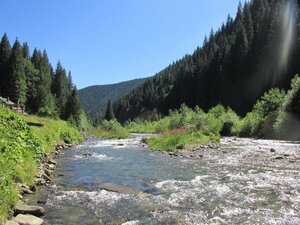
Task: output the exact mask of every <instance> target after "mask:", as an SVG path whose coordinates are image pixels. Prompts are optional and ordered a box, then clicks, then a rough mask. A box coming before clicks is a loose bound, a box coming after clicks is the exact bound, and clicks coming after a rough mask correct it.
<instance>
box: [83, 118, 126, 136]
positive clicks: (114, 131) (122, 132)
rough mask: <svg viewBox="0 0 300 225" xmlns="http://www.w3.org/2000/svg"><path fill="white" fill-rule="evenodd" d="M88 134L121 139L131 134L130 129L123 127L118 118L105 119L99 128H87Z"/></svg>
mask: <svg viewBox="0 0 300 225" xmlns="http://www.w3.org/2000/svg"><path fill="white" fill-rule="evenodd" d="M87 134H88V135H91V136H94V137H98V138H106V139H121V138H127V137H129V136H130V133H129V132H128V130H127V129H125V128H124V127H122V125H121V124H120V123H119V122H118V121H117V120H110V121H108V120H103V121H102V122H101V123H100V124H99V125H98V127H97V128H91V129H89V130H87Z"/></svg>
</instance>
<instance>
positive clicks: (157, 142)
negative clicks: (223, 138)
mask: <svg viewBox="0 0 300 225" xmlns="http://www.w3.org/2000/svg"><path fill="white" fill-rule="evenodd" d="M143 142H144V143H145V144H147V145H148V146H149V147H150V148H151V149H153V150H158V151H174V150H180V149H184V148H185V147H186V146H188V145H194V144H197V145H202V144H205V143H208V142H213V143H219V142H220V136H219V135H216V134H213V133H209V134H204V133H203V132H201V131H198V132H186V133H177V134H162V135H160V136H157V137H152V138H149V139H144V140H143Z"/></svg>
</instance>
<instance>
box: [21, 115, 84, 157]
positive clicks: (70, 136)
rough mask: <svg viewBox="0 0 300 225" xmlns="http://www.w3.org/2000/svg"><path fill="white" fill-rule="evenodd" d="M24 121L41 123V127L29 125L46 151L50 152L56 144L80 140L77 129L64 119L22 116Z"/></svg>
mask: <svg viewBox="0 0 300 225" xmlns="http://www.w3.org/2000/svg"><path fill="white" fill-rule="evenodd" d="M22 119H23V120H24V121H26V122H34V123H40V124H43V127H35V126H31V127H30V130H31V132H32V134H33V136H34V137H35V138H36V139H37V140H38V141H39V142H40V143H41V145H42V147H43V148H44V150H45V152H46V153H51V152H52V151H53V149H54V147H55V146H56V145H57V144H62V143H64V142H66V143H74V142H79V141H82V140H83V138H82V136H81V135H80V133H79V131H78V130H77V129H76V128H75V127H73V126H71V125H70V124H68V123H67V122H66V121H62V120H56V119H51V118H47V117H38V116H22Z"/></svg>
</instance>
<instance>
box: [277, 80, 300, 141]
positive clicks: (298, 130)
mask: <svg viewBox="0 0 300 225" xmlns="http://www.w3.org/2000/svg"><path fill="white" fill-rule="evenodd" d="M299 115H300V78H299V76H298V75H296V76H295V77H294V78H293V80H292V82H291V89H290V90H289V91H288V92H287V94H286V96H285V98H284V100H283V104H282V107H281V108H280V111H279V113H278V116H277V118H276V123H275V124H274V129H275V130H276V133H277V135H278V137H279V138H285V139H292V140H299V139H300V135H299V134H300V116H299Z"/></svg>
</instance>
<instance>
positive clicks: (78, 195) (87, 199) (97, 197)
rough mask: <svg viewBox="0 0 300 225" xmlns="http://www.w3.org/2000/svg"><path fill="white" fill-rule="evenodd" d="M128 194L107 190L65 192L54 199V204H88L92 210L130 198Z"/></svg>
mask: <svg viewBox="0 0 300 225" xmlns="http://www.w3.org/2000/svg"><path fill="white" fill-rule="evenodd" d="M129 197H130V196H129V195H127V194H120V193H116V192H110V191H106V190H101V191H63V192H61V195H58V196H56V197H55V199H54V203H60V202H65V201H69V202H71V203H73V204H86V205H87V206H90V207H91V208H94V207H95V206H99V205H100V206H101V205H102V204H105V205H108V206H111V205H114V204H115V203H117V202H118V201H120V200H121V199H124V198H129Z"/></svg>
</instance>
